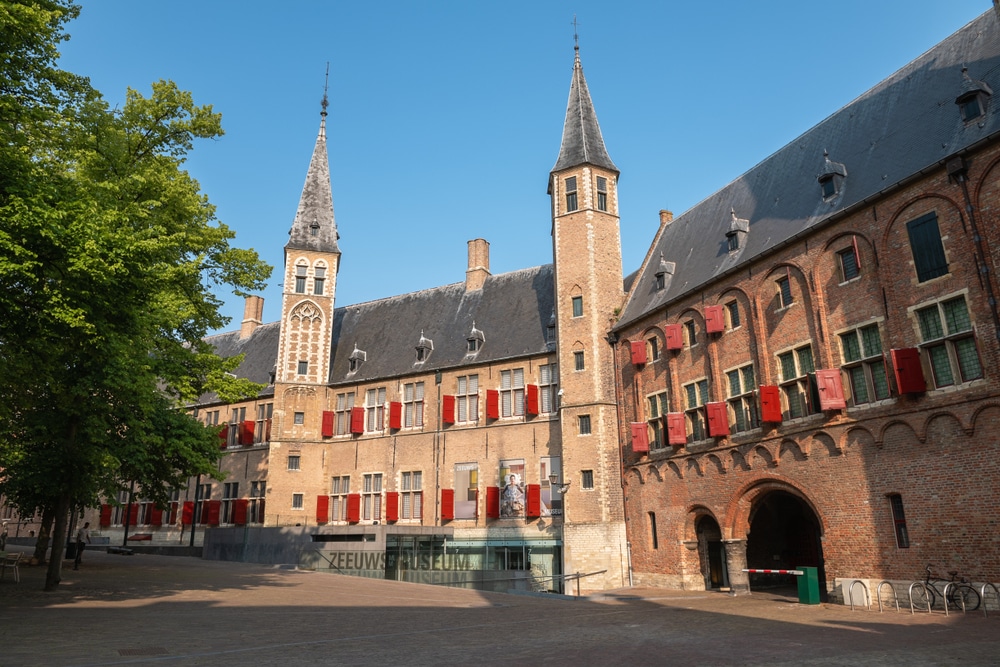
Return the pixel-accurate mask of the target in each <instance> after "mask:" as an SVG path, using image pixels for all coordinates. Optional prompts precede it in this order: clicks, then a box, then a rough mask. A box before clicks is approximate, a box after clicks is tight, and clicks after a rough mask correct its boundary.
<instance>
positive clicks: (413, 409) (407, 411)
mask: <svg viewBox="0 0 1000 667" xmlns="http://www.w3.org/2000/svg"><path fill="white" fill-rule="evenodd" d="M423 425H424V383H423V382H410V383H409V384H404V385H403V427H404V428H418V427H420V426H423Z"/></svg>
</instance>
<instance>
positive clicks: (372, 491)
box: [361, 472, 382, 521]
mask: <svg viewBox="0 0 1000 667" xmlns="http://www.w3.org/2000/svg"><path fill="white" fill-rule="evenodd" d="M363 480H364V482H363V486H362V487H361V489H362V491H361V518H362V519H364V520H365V521H375V520H378V519H381V518H382V473H380V472H379V473H372V474H370V475H365V476H364V478H363Z"/></svg>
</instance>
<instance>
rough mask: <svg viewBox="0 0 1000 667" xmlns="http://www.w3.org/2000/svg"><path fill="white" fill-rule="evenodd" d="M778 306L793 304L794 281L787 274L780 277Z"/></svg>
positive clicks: (784, 306) (783, 306)
mask: <svg viewBox="0 0 1000 667" xmlns="http://www.w3.org/2000/svg"><path fill="white" fill-rule="evenodd" d="M777 284H778V308H787V307H788V306H790V305H792V281H790V280H789V279H788V277H787V276H785V277H784V278H779V279H778V283H777Z"/></svg>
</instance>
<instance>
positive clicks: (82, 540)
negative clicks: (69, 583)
mask: <svg viewBox="0 0 1000 667" xmlns="http://www.w3.org/2000/svg"><path fill="white" fill-rule="evenodd" d="M89 543H90V522H89V521H88V522H86V523H85V524H83V527H82V528H81V529H80V530H78V531H76V559H75V560H74V561H73V569H74V570H79V569H80V559H81V558H82V557H83V548H84V547H85V546H86V545H87V544H89Z"/></svg>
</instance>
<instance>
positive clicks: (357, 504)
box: [347, 493, 361, 523]
mask: <svg viewBox="0 0 1000 667" xmlns="http://www.w3.org/2000/svg"><path fill="white" fill-rule="evenodd" d="M358 521H361V494H360V493H348V494H347V522H348V523H357V522H358Z"/></svg>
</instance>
